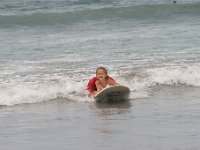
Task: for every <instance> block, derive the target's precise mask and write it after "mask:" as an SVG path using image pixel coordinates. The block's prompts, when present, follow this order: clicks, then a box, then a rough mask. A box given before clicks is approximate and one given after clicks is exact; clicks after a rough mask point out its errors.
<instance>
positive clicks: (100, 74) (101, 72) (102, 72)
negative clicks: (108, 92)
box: [96, 69, 107, 80]
mask: <svg viewBox="0 0 200 150" xmlns="http://www.w3.org/2000/svg"><path fill="white" fill-rule="evenodd" d="M96 77H97V79H99V80H104V79H105V78H106V77H107V74H106V72H105V70H103V69H98V70H97V74H96Z"/></svg>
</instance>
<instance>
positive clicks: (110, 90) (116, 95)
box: [94, 85, 130, 102]
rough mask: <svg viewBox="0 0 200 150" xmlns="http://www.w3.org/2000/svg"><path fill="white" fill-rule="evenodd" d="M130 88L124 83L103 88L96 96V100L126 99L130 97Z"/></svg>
mask: <svg viewBox="0 0 200 150" xmlns="http://www.w3.org/2000/svg"><path fill="white" fill-rule="evenodd" d="M129 93H130V89H129V88H128V87H126V86H123V85H117V86H110V87H106V88H104V89H103V90H101V91H100V92H99V93H97V94H96V96H95V97H94V99H95V101H96V102H113V101H125V100H128V98H129Z"/></svg>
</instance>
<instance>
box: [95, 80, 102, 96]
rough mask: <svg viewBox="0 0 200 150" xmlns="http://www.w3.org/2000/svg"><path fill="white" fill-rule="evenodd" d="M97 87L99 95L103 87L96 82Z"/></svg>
mask: <svg viewBox="0 0 200 150" xmlns="http://www.w3.org/2000/svg"><path fill="white" fill-rule="evenodd" d="M95 85H96V87H97V93H98V92H99V91H101V90H102V88H101V85H100V83H99V81H98V80H97V81H96V82H95Z"/></svg>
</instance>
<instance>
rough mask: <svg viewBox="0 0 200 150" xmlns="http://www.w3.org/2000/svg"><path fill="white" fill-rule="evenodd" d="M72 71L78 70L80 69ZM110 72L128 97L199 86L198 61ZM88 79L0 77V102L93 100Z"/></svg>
mask: <svg viewBox="0 0 200 150" xmlns="http://www.w3.org/2000/svg"><path fill="white" fill-rule="evenodd" d="M74 73H75V72H74ZM75 74H81V71H80V72H76V73H75ZM111 74H112V75H113V78H114V79H115V80H117V82H118V83H120V84H122V85H126V86H128V87H129V88H130V90H131V93H130V99H135V98H147V97H149V96H150V95H151V92H152V90H154V89H156V88H155V87H156V86H157V85H167V86H182V85H184V86H194V87H199V86H200V77H199V74H200V67H199V66H198V65H193V66H168V67H159V68H148V69H144V70H140V72H136V73H134V74H133V75H131V72H129V73H128V72H126V73H125V74H123V75H122V76H119V75H117V73H111ZM119 74H120V73H119ZM128 74H129V75H128ZM89 79H90V77H89V76H85V75H82V77H81V76H76V75H74V76H70V77H69V76H67V75H66V74H36V75H28V76H15V77H13V78H10V79H2V80H0V82H1V86H0V95H1V99H0V105H7V106H10V105H16V104H22V103H37V102H43V101H49V100H52V99H56V98H59V97H62V98H66V100H74V101H78V102H90V101H94V100H93V99H91V98H89V97H88V96H87V94H88V92H87V90H86V86H87V82H88V80H89ZM184 86H183V87H184Z"/></svg>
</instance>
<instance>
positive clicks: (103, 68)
mask: <svg viewBox="0 0 200 150" xmlns="http://www.w3.org/2000/svg"><path fill="white" fill-rule="evenodd" d="M100 69H102V70H104V71H105V73H106V75H107V74H108V71H107V69H106V68H105V67H98V68H97V69H96V74H97V71H98V70H100Z"/></svg>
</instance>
